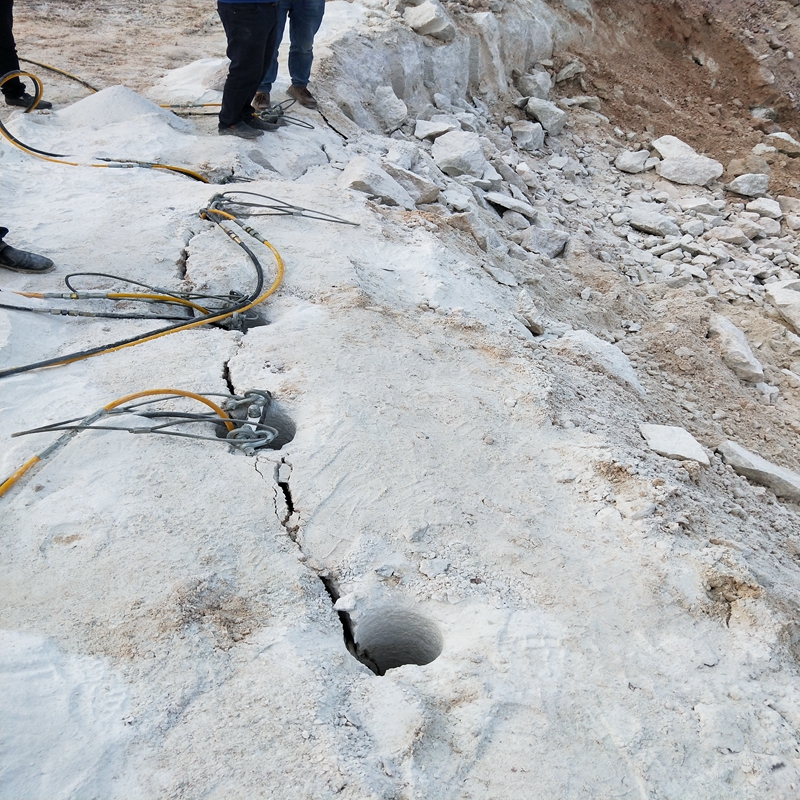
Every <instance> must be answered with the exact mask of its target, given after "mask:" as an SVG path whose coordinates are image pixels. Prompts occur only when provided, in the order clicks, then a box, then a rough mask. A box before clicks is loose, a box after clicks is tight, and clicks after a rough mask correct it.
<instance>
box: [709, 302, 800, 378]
mask: <svg viewBox="0 0 800 800" xmlns="http://www.w3.org/2000/svg"><path fill="white" fill-rule="evenodd" d="M798 296H799V297H800V295H798ZM708 333H709V336H710V337H711V338H712V339H714V338H715V339H717V341H718V343H719V347H720V350H721V351H722V360H723V361H724V362H725V363H726V364H727V365H728V367H730V369H732V370H733V372H735V373H736V376H737V377H738V378H740V379H741V380H743V381H747V382H749V383H761V381H763V380H764V369H763V368H762V366H761V364H760V363H759V361H758V359H757V358H756V357H755V356H754V355H753V351H752V350H751V349H750V345H749V344H748V343H747V338H746V337H745V335H744V333H743V332H742V331H740V330H739V329H738V328H737V327H736V326H735V325H734V324H733V323H732V322H731V321H730V320H729V319H727V317H723V316H721V315H720V314H715V315H714V316H713V317H712V319H711V323H710V324H709V326H708Z"/></svg>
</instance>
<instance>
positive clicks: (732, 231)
mask: <svg viewBox="0 0 800 800" xmlns="http://www.w3.org/2000/svg"><path fill="white" fill-rule="evenodd" d="M706 238H708V239H718V240H719V241H720V242H725V243H726V244H739V245H743V244H750V239H748V238H747V236H746V235H745V233H744V231H743V230H742V229H741V228H734V227H733V226H731V225H718V226H717V227H716V228H712V229H711V230H710V231H708V232H707V233H706Z"/></svg>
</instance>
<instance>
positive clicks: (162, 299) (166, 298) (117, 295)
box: [14, 292, 211, 314]
mask: <svg viewBox="0 0 800 800" xmlns="http://www.w3.org/2000/svg"><path fill="white" fill-rule="evenodd" d="M14 294H18V295H19V296H20V297H31V298H34V299H36V300H46V299H48V298H49V297H54V296H55V297H59V298H61V299H62V300H85V299H87V298H86V297H81V294H82V292H73V293H71V294H67V293H63V294H58V293H56V292H14ZM88 299H93V300H106V299H107V300H155V301H157V302H159V303H177V304H178V305H181V306H187V307H189V308H193V309H195V311H199V312H200V313H201V314H210V313H211V312H210V311H209V310H208V309H207V308H203V306H199V305H197V303H193V302H192V301H191V300H186V299H184V298H183V297H175V296H173V295H170V294H137V293H136V292H110V293H109V294H104V295H102V296H98V297H92V298H88Z"/></svg>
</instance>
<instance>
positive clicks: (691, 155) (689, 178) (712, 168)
mask: <svg viewBox="0 0 800 800" xmlns="http://www.w3.org/2000/svg"><path fill="white" fill-rule="evenodd" d="M653 148H654V149H655V150H656V151H657V152H658V153H659V155H660V156H661V158H662V160H661V161H660V162H659V163H658V164H656V172H657V173H658V174H659V175H660V176H661V177H662V178H666V179H667V180H668V181H672V182H673V183H680V184H686V185H696V186H705V185H706V184H708V183H710V182H711V181H713V180H714V179H715V178H719V177H720V176H721V175H722V173H723V171H724V170H723V167H722V164H720V163H719V161H715V160H714V159H713V158H708V157H707V156H701V155H700V154H699V153H697V152H696V151H695V150H694V149H693V148H692V147H690V146H689V145H688V144H686V142H682V141H681V140H680V139H678V138H677V137H676V136H661V137H659V138H658V139H655V140H654V141H653Z"/></svg>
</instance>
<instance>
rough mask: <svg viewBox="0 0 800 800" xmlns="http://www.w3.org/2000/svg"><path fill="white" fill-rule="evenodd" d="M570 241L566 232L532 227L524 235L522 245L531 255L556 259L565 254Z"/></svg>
mask: <svg viewBox="0 0 800 800" xmlns="http://www.w3.org/2000/svg"><path fill="white" fill-rule="evenodd" d="M568 241H569V234H568V233H567V232H566V231H559V230H556V229H555V228H550V229H548V228H536V227H533V226H532V227H530V228H528V230H526V231H525V233H524V234H523V235H522V241H521V242H520V244H521V245H522V246H523V247H524V248H525V249H526V250H529V251H530V252H531V253H538V254H539V255H543V256H547V257H548V258H555V257H556V256H559V255H561V253H563V252H564V248H565V247H566V244H567V242H568Z"/></svg>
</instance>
